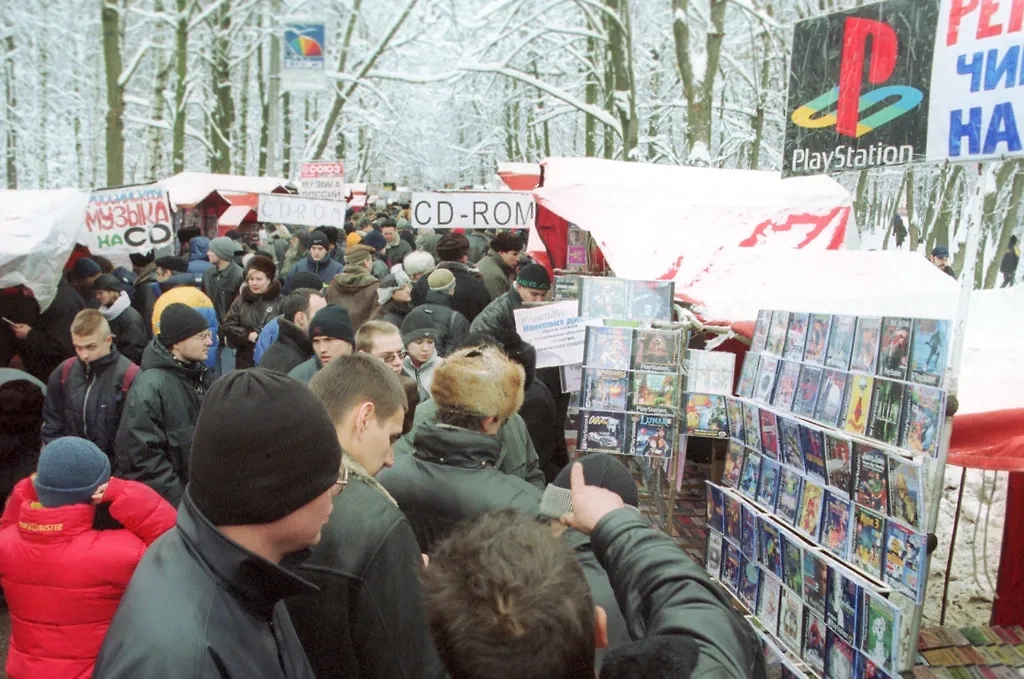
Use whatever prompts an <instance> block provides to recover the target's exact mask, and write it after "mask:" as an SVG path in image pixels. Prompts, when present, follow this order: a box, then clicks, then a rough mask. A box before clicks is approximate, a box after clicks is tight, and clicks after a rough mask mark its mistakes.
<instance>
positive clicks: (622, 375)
mask: <svg viewBox="0 0 1024 679" xmlns="http://www.w3.org/2000/svg"><path fill="white" fill-rule="evenodd" d="M628 392H629V373H628V372H626V371H625V370H592V369H590V368H588V369H586V370H584V371H583V408H584V409H585V410H608V411H616V412H625V411H626V406H627V401H628V399H627V396H628Z"/></svg>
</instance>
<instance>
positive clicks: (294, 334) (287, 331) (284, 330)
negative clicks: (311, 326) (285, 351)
mask: <svg viewBox="0 0 1024 679" xmlns="http://www.w3.org/2000/svg"><path fill="white" fill-rule="evenodd" d="M277 339H278V340H279V341H281V342H283V343H284V344H288V345H290V346H293V347H295V348H296V349H298V350H299V352H301V353H302V355H303V356H306V357H311V356H312V355H313V342H311V341H310V339H309V335H307V334H306V333H305V331H304V330H303V329H302V328H300V327H299V326H297V325H295V324H294V323H292V322H291V321H289V320H288V319H287V318H285V317H284V316H278V317H277Z"/></svg>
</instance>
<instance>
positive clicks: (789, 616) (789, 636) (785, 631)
mask: <svg viewBox="0 0 1024 679" xmlns="http://www.w3.org/2000/svg"><path fill="white" fill-rule="evenodd" d="M803 620H804V604H803V601H801V600H800V595H798V594H794V593H793V592H791V591H789V590H788V589H783V590H782V604H781V606H780V607H779V634H778V637H779V641H781V642H782V643H783V644H785V645H786V646H788V647H789V649H790V650H791V651H793V652H794V653H796V654H798V655H799V653H800V642H801V638H800V637H801V632H802V631H803V629H802V628H803Z"/></svg>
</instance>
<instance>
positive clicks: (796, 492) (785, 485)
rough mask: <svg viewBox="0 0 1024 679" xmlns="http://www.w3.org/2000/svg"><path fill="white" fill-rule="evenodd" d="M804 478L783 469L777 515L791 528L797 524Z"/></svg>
mask: <svg viewBox="0 0 1024 679" xmlns="http://www.w3.org/2000/svg"><path fill="white" fill-rule="evenodd" d="M802 486H803V477H802V476H801V475H800V473H799V472H796V471H793V470H792V469H790V468H789V467H783V468H782V473H781V475H780V476H779V499H778V501H777V502H776V505H775V515H776V516H778V517H779V518H780V519H782V520H783V521H785V522H786V523H787V524H789V525H790V526H792V525H795V524H796V520H797V515H798V514H799V512H800V489H801V487H802Z"/></svg>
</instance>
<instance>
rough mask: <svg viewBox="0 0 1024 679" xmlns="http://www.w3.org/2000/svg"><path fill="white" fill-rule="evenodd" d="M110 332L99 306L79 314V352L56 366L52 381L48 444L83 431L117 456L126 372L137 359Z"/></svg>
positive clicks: (46, 411)
mask: <svg viewBox="0 0 1024 679" xmlns="http://www.w3.org/2000/svg"><path fill="white" fill-rule="evenodd" d="M132 311H134V309H133V310H132ZM136 313H137V312H136ZM110 333H111V330H110V325H109V324H108V323H107V321H106V320H105V319H104V318H103V316H102V315H101V314H100V312H99V311H97V310H96V309H84V310H82V311H80V312H78V315H77V316H75V321H74V323H72V324H71V341H72V342H73V343H74V346H75V352H76V353H77V356H76V357H75V358H69V359H67V360H65V361H64V362H63V363H61V364H60V365H58V366H57V367H56V368H54V369H53V372H52V373H50V379H49V380H47V384H46V400H45V401H44V403H43V427H42V443H43V445H46V444H47V443H49V442H50V441H53V440H55V439H59V438H61V437H64V436H77V437H79V438H83V439H86V440H88V441H92V442H93V443H95V444H96V447H97V448H99V449H100V450H102V451H103V452H104V453H106V455H107V457H109V458H110V459H113V458H114V437H115V436H116V435H117V428H118V425H119V424H120V423H121V412H122V410H123V409H124V404H125V395H126V387H130V386H131V384H130V380H131V378H128V377H126V376H127V375H128V373H129V370H131V369H132V361H130V360H128V358H127V357H125V356H124V355H122V354H121V353H119V352H118V351H117V347H116V346H115V345H114V338H113V337H111V334H110ZM135 370H137V368H136V369H135ZM132 372H133V373H134V370H132Z"/></svg>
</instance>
